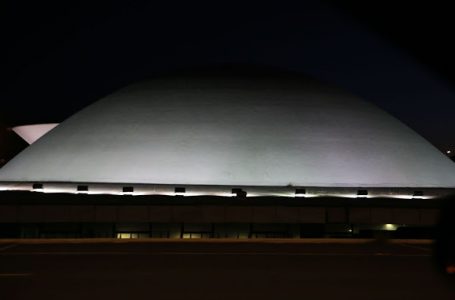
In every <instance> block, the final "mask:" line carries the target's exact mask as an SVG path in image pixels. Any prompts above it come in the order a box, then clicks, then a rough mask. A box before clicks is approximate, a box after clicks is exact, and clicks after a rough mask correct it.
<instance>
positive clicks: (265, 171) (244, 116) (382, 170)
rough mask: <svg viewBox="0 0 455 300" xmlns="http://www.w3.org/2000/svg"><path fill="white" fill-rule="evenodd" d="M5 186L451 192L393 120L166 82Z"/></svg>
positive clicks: (87, 127) (292, 83)
mask: <svg viewBox="0 0 455 300" xmlns="http://www.w3.org/2000/svg"><path fill="white" fill-rule="evenodd" d="M0 181H2V182H54V183H55V182H63V183H78V182H83V183H109V184H110V183H121V184H151V185H183V186H184V185H194V186H262V187H279V186H294V187H307V186H312V187H400V188H403V187H429V188H431V187H437V188H454V187H455V164H453V163H452V162H451V161H450V160H449V159H448V158H447V157H445V156H444V155H443V154H442V153H440V152H439V151H438V150H437V149H436V148H434V147H433V146H432V145H431V144H430V143H429V142H427V141H426V140H425V139H423V138H422V137H420V136H419V135H418V134H416V133H415V132H414V131H412V130H411V129H410V128H408V127H407V126H405V125H404V124H402V123H401V122H400V121H398V120H397V119H395V118H394V117H392V116H390V115H389V114H387V113H385V112H384V111H382V110H380V109H379V108H377V107H375V106H374V105H372V104H370V103H367V102H365V101H363V100H362V99H359V98H357V97H355V96H352V95H350V94H348V93H346V92H343V91H341V90H339V89H336V88H333V87H329V86H326V85H324V84H320V83H317V82H315V81H313V80H308V79H303V78H299V77H292V76H281V75H277V76H253V77H252V76H234V75H224V76H220V75H217V76H209V75H206V76H200V75H199V76H190V75H188V76H174V77H162V78H158V79H152V80H149V81H147V82H142V83H139V84H134V85H131V86H128V87H126V88H124V89H122V90H119V91H117V92H115V93H113V94H111V95H109V96H107V97H105V98H103V99H101V100H99V101H97V102H96V103H94V104H92V105H90V106H88V107H86V108H85V109H83V110H82V111H80V112H78V113H76V114H74V115H73V116H72V117H70V118H68V119H67V120H65V121H64V122H62V123H61V124H60V125H59V126H58V127H56V128H55V129H54V130H52V131H50V132H49V133H48V134H46V135H45V136H44V137H43V138H41V139H39V140H38V141H37V142H36V143H34V144H33V145H31V146H30V147H28V148H27V149H25V150H24V151H23V152H22V153H20V154H19V155H18V156H17V157H15V158H14V159H13V160H12V161H10V162H9V163H8V164H6V165H5V166H4V167H3V168H2V169H0Z"/></svg>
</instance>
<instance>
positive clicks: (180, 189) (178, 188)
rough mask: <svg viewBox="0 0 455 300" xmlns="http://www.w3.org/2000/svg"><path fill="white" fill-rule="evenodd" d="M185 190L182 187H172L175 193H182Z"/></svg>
mask: <svg viewBox="0 0 455 300" xmlns="http://www.w3.org/2000/svg"><path fill="white" fill-rule="evenodd" d="M185 191H186V189H185V188H184V187H176V188H175V189H174V192H175V193H176V194H177V193H178V194H184V193H185Z"/></svg>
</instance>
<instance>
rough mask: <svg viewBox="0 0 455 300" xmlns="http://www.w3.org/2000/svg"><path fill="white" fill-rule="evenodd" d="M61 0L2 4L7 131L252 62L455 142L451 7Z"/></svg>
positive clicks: (442, 144) (440, 143)
mask: <svg viewBox="0 0 455 300" xmlns="http://www.w3.org/2000/svg"><path fill="white" fill-rule="evenodd" d="M60 2H63V4H58V5H56V4H55V3H52V4H45V3H43V2H41V1H34V2H32V1H30V2H23V1H7V2H6V4H3V5H6V7H4V9H2V14H4V15H3V16H2V20H3V22H4V24H3V29H4V30H5V32H4V34H2V45H4V48H6V49H7V51H8V53H7V55H6V56H3V59H4V62H3V63H2V66H3V67H2V73H3V74H2V75H3V78H4V80H3V83H4V85H5V86H4V87H3V88H2V89H1V99H2V110H1V112H0V118H1V120H0V121H1V123H3V124H5V125H6V126H12V125H17V124H27V123H36V122H60V121H62V120H63V119H65V118H66V117H68V116H70V115H71V114H73V113H74V112H76V111H77V110H79V109H81V108H83V107H84V106H86V105H87V104H89V103H91V102H93V101H95V100H97V99H99V98H100V97H102V96H104V95H106V94H109V93H111V92H113V91H115V90H116V89H118V88H121V87H123V86H124V85H127V84H129V83H131V82H134V81H137V80H141V79H145V78H147V77H151V76H153V75H155V74H159V73H161V72H169V71H172V70H174V69H182V68H187V67H197V66H207V65H208V66H216V65H219V64H229V63H232V64H255V65H262V66H270V67H278V68H282V69H285V70H292V71H298V72H302V73H305V74H308V75H310V76H312V77H315V78H318V79H321V80H323V81H326V82H330V83H333V84H336V85H339V86H342V87H344V88H345V89H346V90H349V91H351V92H352V93H354V94H357V95H359V96H362V97H363V98H365V99H367V100H369V101H371V102H373V103H375V104H376V105H378V106H380V107H382V108H384V109H385V110H387V111H388V112H390V113H391V114H393V115H394V116H396V117H397V118H399V119H400V120H402V121H403V122H405V123H406V124H408V125H409V126H410V127H412V128H413V129H414V130H416V131H417V132H419V133H420V134H422V135H423V136H424V137H425V138H427V139H428V140H429V141H430V142H432V143H433V144H434V145H435V146H437V147H438V148H440V149H441V150H444V149H449V148H451V147H453V146H455V145H454V144H455V139H454V137H453V132H455V118H453V117H452V115H453V112H454V108H455V86H454V83H455V75H454V72H453V71H452V70H453V67H455V62H454V59H453V57H452V53H455V52H454V50H455V49H454V48H455V46H452V45H451V40H452V37H453V27H454V26H453V24H452V20H451V18H452V16H451V13H450V9H449V7H448V6H438V5H437V2H434V1H432V2H431V3H432V6H431V7H427V6H423V5H417V4H414V3H413V4H412V5H410V4H400V5H396V4H392V3H393V2H390V4H389V3H388V2H387V1H376V0H372V1H364V2H360V1H322V0H321V1H317V0H313V1H300V2H299V4H298V5H295V4H294V5H291V4H288V3H287V2H286V1H278V2H276V4H275V5H265V4H261V5H259V4H245V3H244V4H241V5H240V4H237V3H235V2H233V1H212V2H205V3H202V2H199V3H198V4H194V3H192V1H185V2H183V1H181V2H175V1H174V2H172V1H168V2H164V3H160V2H154V1H123V2H120V1H103V2H96V1H89V2H84V1H60ZM340 2H342V3H340ZM395 2H397V1H395ZM208 3H211V4H208Z"/></svg>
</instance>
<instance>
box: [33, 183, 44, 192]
mask: <svg viewBox="0 0 455 300" xmlns="http://www.w3.org/2000/svg"><path fill="white" fill-rule="evenodd" d="M33 189H34V190H42V189H43V184H42V183H34V184H33Z"/></svg>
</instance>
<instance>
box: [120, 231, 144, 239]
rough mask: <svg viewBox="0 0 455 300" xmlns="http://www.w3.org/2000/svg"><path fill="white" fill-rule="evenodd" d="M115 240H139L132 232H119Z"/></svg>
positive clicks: (136, 234) (137, 235)
mask: <svg viewBox="0 0 455 300" xmlns="http://www.w3.org/2000/svg"><path fill="white" fill-rule="evenodd" d="M117 238H118V239H137V238H139V234H138V233H134V232H120V233H117Z"/></svg>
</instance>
